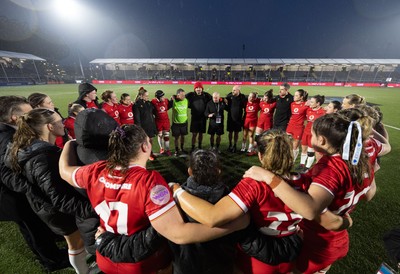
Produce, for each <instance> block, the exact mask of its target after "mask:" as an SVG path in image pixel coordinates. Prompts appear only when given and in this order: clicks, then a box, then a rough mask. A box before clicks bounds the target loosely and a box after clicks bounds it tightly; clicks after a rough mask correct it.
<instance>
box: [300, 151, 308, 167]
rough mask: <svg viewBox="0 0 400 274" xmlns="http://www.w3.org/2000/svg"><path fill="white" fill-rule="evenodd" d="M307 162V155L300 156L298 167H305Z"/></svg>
mask: <svg viewBox="0 0 400 274" xmlns="http://www.w3.org/2000/svg"><path fill="white" fill-rule="evenodd" d="M306 161H307V153H302V154H301V156H300V165H305V164H306Z"/></svg>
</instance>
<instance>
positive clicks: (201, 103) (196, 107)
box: [186, 91, 212, 120]
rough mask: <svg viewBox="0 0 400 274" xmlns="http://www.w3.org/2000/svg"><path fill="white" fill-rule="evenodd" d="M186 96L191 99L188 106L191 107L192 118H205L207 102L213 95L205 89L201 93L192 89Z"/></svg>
mask: <svg viewBox="0 0 400 274" xmlns="http://www.w3.org/2000/svg"><path fill="white" fill-rule="evenodd" d="M186 98H187V99H188V101H189V106H188V107H189V108H190V109H191V112H190V113H191V115H192V120H193V119H205V118H204V111H205V110H206V105H207V103H208V102H209V101H211V100H212V96H211V95H210V94H209V93H207V92H204V91H203V92H202V94H200V95H197V93H196V92H194V91H192V92H189V93H188V94H186Z"/></svg>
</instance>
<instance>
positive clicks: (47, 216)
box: [37, 210, 78, 236]
mask: <svg viewBox="0 0 400 274" xmlns="http://www.w3.org/2000/svg"><path fill="white" fill-rule="evenodd" d="M37 215H38V216H39V217H40V219H42V221H43V222H44V223H45V224H47V226H48V227H49V228H50V229H51V230H52V231H53V232H54V233H55V234H57V235H61V236H65V235H70V234H72V233H73V232H75V231H77V230H78V227H77V226H76V223H75V216H74V215H70V214H65V213H62V212H59V211H55V212H46V211H44V210H41V211H39V212H38V213H37Z"/></svg>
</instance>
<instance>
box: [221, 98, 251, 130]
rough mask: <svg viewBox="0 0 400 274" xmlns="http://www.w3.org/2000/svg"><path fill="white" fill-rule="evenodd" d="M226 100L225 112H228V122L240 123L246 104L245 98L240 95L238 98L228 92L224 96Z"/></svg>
mask: <svg viewBox="0 0 400 274" xmlns="http://www.w3.org/2000/svg"><path fill="white" fill-rule="evenodd" d="M226 100H227V101H228V104H227V107H226V108H225V110H226V111H228V121H233V122H236V123H242V122H243V114H244V108H245V107H246V102H247V99H246V96H245V95H244V94H242V93H240V94H239V95H238V96H233V95H232V92H230V93H228V95H227V96H226Z"/></svg>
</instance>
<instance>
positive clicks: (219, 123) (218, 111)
mask: <svg viewBox="0 0 400 274" xmlns="http://www.w3.org/2000/svg"><path fill="white" fill-rule="evenodd" d="M212 98H213V99H212V101H210V102H208V103H207V106H206V110H205V111H204V115H205V116H206V117H207V118H209V120H210V122H209V124H208V131H207V133H208V134H210V145H211V149H213V150H215V151H217V152H219V145H220V144H221V135H223V134H224V109H225V103H224V101H223V100H222V99H221V97H220V95H219V93H218V92H214V93H213V95H212ZM215 135H217V138H216V143H215V147H214V137H215Z"/></svg>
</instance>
